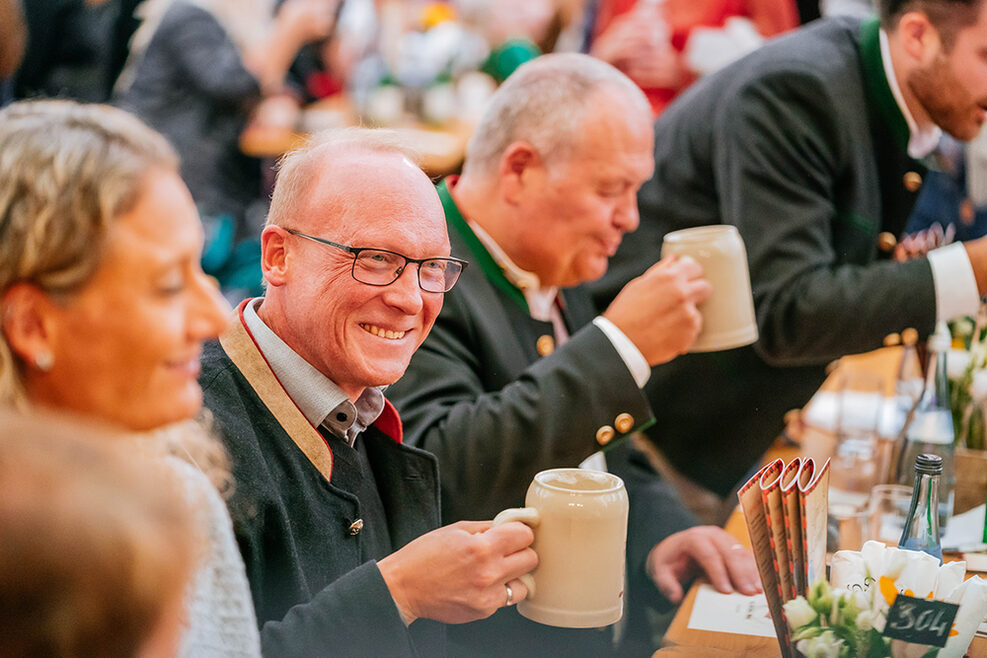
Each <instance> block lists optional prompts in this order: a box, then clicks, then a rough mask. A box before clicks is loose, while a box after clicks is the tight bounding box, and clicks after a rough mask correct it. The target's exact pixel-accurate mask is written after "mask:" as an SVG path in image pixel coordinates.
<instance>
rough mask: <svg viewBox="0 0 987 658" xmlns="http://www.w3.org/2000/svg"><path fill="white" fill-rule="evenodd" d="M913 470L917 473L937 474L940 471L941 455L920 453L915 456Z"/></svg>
mask: <svg viewBox="0 0 987 658" xmlns="http://www.w3.org/2000/svg"><path fill="white" fill-rule="evenodd" d="M915 472H916V473H918V474H919V475H939V474H941V473H942V457H940V456H939V455H929V454H921V455H919V456H918V457H916V458H915Z"/></svg>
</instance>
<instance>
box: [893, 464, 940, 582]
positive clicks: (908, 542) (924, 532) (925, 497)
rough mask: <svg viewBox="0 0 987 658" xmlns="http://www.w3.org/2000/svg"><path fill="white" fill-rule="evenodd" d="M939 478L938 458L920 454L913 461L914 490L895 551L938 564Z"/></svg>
mask: <svg viewBox="0 0 987 658" xmlns="http://www.w3.org/2000/svg"><path fill="white" fill-rule="evenodd" d="M941 476H942V457H940V456H939V455H927V454H921V455H918V456H917V457H916V458H915V486H914V487H913V488H912V502H911V505H910V506H909V508H908V517H907V518H906V519H905V528H904V530H902V532H901V539H900V540H898V548H907V549H909V550H916V551H925V552H926V553H928V554H929V555H934V556H935V557H937V558H939V562H940V563H941V562H942V540H941V539H940V537H939V515H938V514H937V513H936V509H937V508H938V507H939V478H940V477H941Z"/></svg>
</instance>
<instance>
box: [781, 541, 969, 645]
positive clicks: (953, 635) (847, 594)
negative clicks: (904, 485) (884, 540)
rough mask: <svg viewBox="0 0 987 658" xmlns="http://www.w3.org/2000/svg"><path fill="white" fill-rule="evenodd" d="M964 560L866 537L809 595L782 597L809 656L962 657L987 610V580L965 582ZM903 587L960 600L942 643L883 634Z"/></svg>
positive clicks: (796, 640) (841, 555) (797, 641)
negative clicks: (942, 561)
mask: <svg viewBox="0 0 987 658" xmlns="http://www.w3.org/2000/svg"><path fill="white" fill-rule="evenodd" d="M965 571H966V564H965V563H963V562H952V563H949V564H945V565H941V566H940V564H939V560H938V559H937V558H934V557H932V556H929V555H926V554H925V553H920V552H917V551H907V550H900V549H897V548H887V547H885V546H884V545H883V544H881V543H879V542H867V543H865V544H864V547H863V548H862V549H861V550H860V551H838V552H837V553H836V554H835V555H834V556H833V564H832V567H831V572H830V578H831V581H832V583H833V584H832V585H831V584H830V583H829V582H827V581H826V580H825V579H819V580H818V581H816V582H815V583H814V584H813V585H812V586H811V587H810V588H809V590H808V592H807V593H806V596H799V597H796V598H794V599H792V600H790V601H788V602H787V603H785V604H784V606H783V607H784V611H785V617H786V620H787V622H788V628H789V630H790V632H791V639H792V644H793V645H794V647H795V649H796V650H797V651H798V652H799V653H801V654H802V655H804V656H806V657H807V658H853V657H860V658H885V657H893V658H901V657H904V658H932V657H933V656H962V655H963V653H964V651H965V650H966V648H967V647H968V646H969V644H970V641H971V639H972V638H973V634H974V633H975V632H976V628H977V626H978V625H979V624H980V621H981V619H983V616H984V614H985V613H987V582H985V581H982V580H980V579H979V578H976V577H975V578H973V579H971V580H969V581H967V582H965V583H964V582H963V578H964V574H965ZM899 593H902V594H905V595H908V596H912V597H917V598H922V599H936V600H947V601H950V602H952V603H957V604H959V605H960V613H959V614H957V617H956V619H955V620H954V623H953V624H952V626H951V628H950V629H949V637H948V640H947V643H946V647H945V648H944V649H941V650H940V649H938V648H936V647H928V646H925V645H918V644H909V643H905V642H902V641H900V640H891V639H889V638H887V637H885V636H884V631H885V626H886V624H887V620H888V613H889V611H890V610H891V606H892V605H894V602H895V600H896V599H897V597H898V595H899Z"/></svg>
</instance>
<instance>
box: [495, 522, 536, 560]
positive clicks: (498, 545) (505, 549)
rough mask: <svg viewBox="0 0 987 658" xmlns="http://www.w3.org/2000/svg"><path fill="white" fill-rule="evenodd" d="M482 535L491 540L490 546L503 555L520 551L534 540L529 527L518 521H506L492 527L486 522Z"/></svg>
mask: <svg viewBox="0 0 987 658" xmlns="http://www.w3.org/2000/svg"><path fill="white" fill-rule="evenodd" d="M484 535H485V536H486V538H487V539H488V540H489V541H490V542H491V544H490V546H491V548H492V549H493V550H494V551H495V552H498V553H500V554H503V555H507V554H510V553H514V552H515V551H520V550H522V549H523V548H525V547H527V546H530V545H531V542H533V541H534V540H535V534H534V532H532V530H531V528H529V527H528V526H526V525H525V524H523V523H521V522H520V521H508V522H507V523H502V524H500V525H498V526H496V527H493V528H490V527H489V524H488V529H487V530H486V531H485V533H484Z"/></svg>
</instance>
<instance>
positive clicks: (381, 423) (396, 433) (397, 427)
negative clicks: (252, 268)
mask: <svg viewBox="0 0 987 658" xmlns="http://www.w3.org/2000/svg"><path fill="white" fill-rule="evenodd" d="M255 299H257V298H256V297H251V298H249V299H245V300H243V301H242V302H240V305H239V306H237V307H236V314H237V317H238V318H239V320H240V324H242V325H243V330H244V331H246V332H247V336H249V337H250V340H251V341H253V343H254V347H256V348H257V353H258V354H260V358H262V359H264V363H265V364H266V365H267V369H268V370H270V371H271V374H272V375H274V379H276V380H277V382H278V385H280V386H281V389H282V390H284V384H282V383H281V380H280V379H278V375H277V373H275V372H274V369H273V368H271V364H270V362H268V360H267V357H265V356H264V352H263V351H262V350H261V349H260V345H258V344H257V339H256V338H254V335H253V333H251V331H250V327H249V326H248V325H247V322H246V320H244V319H243V309H245V308H246V307H247V304H249V303H252V302H253V301H254V300H255ZM284 394H285V396H287V398H288V399H289V400H291V396H290V395H288V391H285V392H284ZM291 403H292V404H294V405H295V408H296V409H298V411H299V413H301V412H302V410H301V409H300V408H299V407H298V405H297V404H295V401H294V400H291ZM304 415H305V414H304V413H302V416H304ZM371 425H372V426H373V427H376V428H377V429H378V430H380V431H381V432H383V433H384V434H386V435H387V436H388V438H390V439H392V440H393V441H395V442H397V443H403V442H404V426H403V424H402V423H401V416H400V415H398V410H397V409H395V408H394V405H393V404H391V401H390V400H388V399H387V398H384V409H383V410H382V411H381V412H380V416H378V417H377V420H375V421H374V422H373V423H371ZM312 429H314V430H315V431H317V432H318V431H319V428H318V427H316V426H315V425H313V426H312ZM319 436H322V434H321V432H320V433H319ZM322 441H323V443H325V444H326V448H327V449H328V450H329V452H330V453H331V452H332V448H330V447H329V442H328V441H326V440H325V437H323V438H322Z"/></svg>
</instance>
